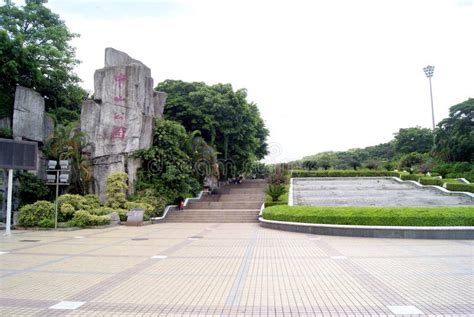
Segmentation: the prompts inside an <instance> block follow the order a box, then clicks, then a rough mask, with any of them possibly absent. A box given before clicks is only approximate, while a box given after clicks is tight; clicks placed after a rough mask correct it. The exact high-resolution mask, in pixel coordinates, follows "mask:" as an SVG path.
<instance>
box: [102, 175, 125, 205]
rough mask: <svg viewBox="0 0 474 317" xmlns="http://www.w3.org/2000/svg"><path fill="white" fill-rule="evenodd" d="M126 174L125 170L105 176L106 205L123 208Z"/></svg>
mask: <svg viewBox="0 0 474 317" xmlns="http://www.w3.org/2000/svg"><path fill="white" fill-rule="evenodd" d="M127 179H128V175H127V173H125V172H114V173H112V174H110V175H109V177H107V203H106V205H107V207H112V208H124V207H125V203H126V202H127V199H126V196H125V191H126V190H127V188H128V186H127Z"/></svg>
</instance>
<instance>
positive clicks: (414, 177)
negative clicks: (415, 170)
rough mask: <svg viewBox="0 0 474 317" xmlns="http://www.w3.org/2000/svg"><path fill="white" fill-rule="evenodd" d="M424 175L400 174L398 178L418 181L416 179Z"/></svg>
mask: <svg viewBox="0 0 474 317" xmlns="http://www.w3.org/2000/svg"><path fill="white" fill-rule="evenodd" d="M424 176H425V175H423V174H400V179H401V180H404V181H415V182H418V180H419V179H420V178H421V177H424Z"/></svg>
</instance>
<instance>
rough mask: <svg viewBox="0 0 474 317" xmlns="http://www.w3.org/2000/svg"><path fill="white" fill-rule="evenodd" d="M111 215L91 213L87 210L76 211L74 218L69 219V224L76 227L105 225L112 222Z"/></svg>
mask: <svg viewBox="0 0 474 317" xmlns="http://www.w3.org/2000/svg"><path fill="white" fill-rule="evenodd" d="M110 221H111V220H110V217H109V216H97V215H91V214H90V213H89V212H88V211H86V210H79V211H76V213H75V214H74V218H72V219H71V220H70V221H69V225H71V226H76V227H87V226H104V225H108V224H110Z"/></svg>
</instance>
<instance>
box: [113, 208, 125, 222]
mask: <svg viewBox="0 0 474 317" xmlns="http://www.w3.org/2000/svg"><path fill="white" fill-rule="evenodd" d="M115 211H116V212H117V213H118V215H119V217H120V221H127V213H128V210H127V209H117V210H115Z"/></svg>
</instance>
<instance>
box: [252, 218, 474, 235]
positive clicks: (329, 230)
mask: <svg viewBox="0 0 474 317" xmlns="http://www.w3.org/2000/svg"><path fill="white" fill-rule="evenodd" d="M259 222H260V226H262V227H265V228H271V229H277V230H284V231H293V232H301V233H312V234H320V235H329V236H346V237H364V238H397V239H450V240H451V239H459V240H474V227H395V226H393V227H392V226H352V225H331V224H312V223H299V222H284V221H275V220H266V219H263V217H260V218H259Z"/></svg>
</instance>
